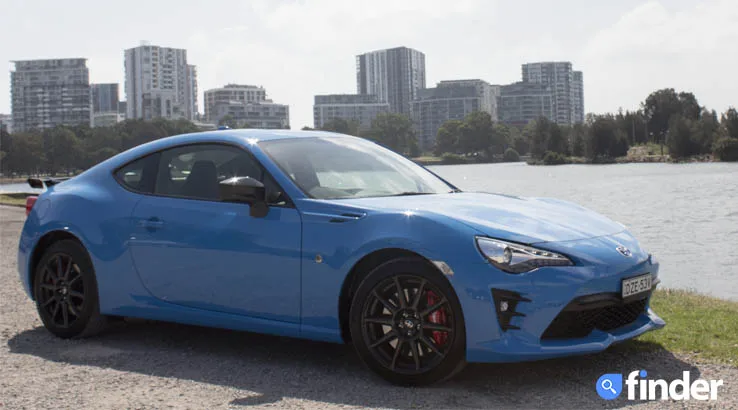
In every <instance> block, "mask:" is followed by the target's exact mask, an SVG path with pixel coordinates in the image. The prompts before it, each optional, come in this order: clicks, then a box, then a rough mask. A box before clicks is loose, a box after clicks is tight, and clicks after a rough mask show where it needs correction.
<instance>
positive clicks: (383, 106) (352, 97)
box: [313, 94, 389, 131]
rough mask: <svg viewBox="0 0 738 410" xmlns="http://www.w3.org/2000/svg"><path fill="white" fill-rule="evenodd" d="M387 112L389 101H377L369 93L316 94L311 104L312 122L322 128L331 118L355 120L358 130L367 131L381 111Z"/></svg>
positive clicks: (374, 96) (316, 126)
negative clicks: (313, 103)
mask: <svg viewBox="0 0 738 410" xmlns="http://www.w3.org/2000/svg"><path fill="white" fill-rule="evenodd" d="M386 112H389V103H388V102H386V101H379V99H378V98H377V96H376V95H371V94H329V95H316V96H315V105H313V123H314V126H315V128H322V127H323V126H324V125H325V123H327V122H329V121H331V120H333V119H342V120H346V121H355V122H356V123H357V124H358V125H359V130H360V131H367V130H369V129H370V128H371V126H372V121H374V119H375V118H377V115H379V114H381V113H386Z"/></svg>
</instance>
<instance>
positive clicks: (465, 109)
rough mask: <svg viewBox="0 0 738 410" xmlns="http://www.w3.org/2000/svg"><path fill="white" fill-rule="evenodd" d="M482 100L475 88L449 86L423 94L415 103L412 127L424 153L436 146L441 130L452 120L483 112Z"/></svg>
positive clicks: (423, 92) (428, 89)
mask: <svg viewBox="0 0 738 410" xmlns="http://www.w3.org/2000/svg"><path fill="white" fill-rule="evenodd" d="M481 107H482V98H480V95H479V93H478V91H477V88H476V87H475V86H474V85H461V84H459V85H446V86H438V87H436V88H426V89H424V90H420V91H419V93H418V98H417V99H415V100H414V101H413V102H412V119H413V125H414V126H415V130H416V132H417V135H418V145H419V146H420V149H421V150H424V151H425V150H430V149H432V148H433V146H434V145H435V142H436V135H437V134H438V129H439V128H440V127H441V125H443V123H445V122H446V121H449V120H463V119H464V117H466V116H467V115H468V114H470V113H472V112H474V111H480V110H481Z"/></svg>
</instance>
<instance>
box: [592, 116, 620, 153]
mask: <svg viewBox="0 0 738 410" xmlns="http://www.w3.org/2000/svg"><path fill="white" fill-rule="evenodd" d="M584 148H585V149H584V151H585V155H586V157H587V158H589V159H592V160H595V159H597V158H603V157H604V158H614V157H618V156H623V155H626V154H627V153H628V148H629V146H628V137H627V136H626V135H625V133H623V131H622V130H620V129H618V124H617V122H616V121H615V118H614V117H613V116H612V115H601V116H597V117H595V118H593V119H592V123H591V124H590V126H589V134H588V135H587V136H586V138H585V142H584Z"/></svg>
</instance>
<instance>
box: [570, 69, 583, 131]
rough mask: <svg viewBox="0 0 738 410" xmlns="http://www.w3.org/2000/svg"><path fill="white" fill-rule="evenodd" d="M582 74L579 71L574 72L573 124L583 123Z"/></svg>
mask: <svg viewBox="0 0 738 410" xmlns="http://www.w3.org/2000/svg"><path fill="white" fill-rule="evenodd" d="M583 77H584V74H582V72H581V71H574V81H573V82H572V87H573V89H574V122H575V123H583V122H584V78H583Z"/></svg>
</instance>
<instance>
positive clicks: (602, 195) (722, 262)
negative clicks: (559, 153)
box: [431, 163, 738, 300]
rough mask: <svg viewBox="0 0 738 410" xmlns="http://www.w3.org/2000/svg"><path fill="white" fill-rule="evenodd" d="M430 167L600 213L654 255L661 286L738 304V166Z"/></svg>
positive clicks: (477, 185) (474, 186) (473, 185)
mask: <svg viewBox="0 0 738 410" xmlns="http://www.w3.org/2000/svg"><path fill="white" fill-rule="evenodd" d="M431 169H432V170H433V171H434V172H436V173H437V174H439V175H440V176H442V177H443V178H445V179H447V180H449V181H450V182H452V183H453V184H455V185H457V186H458V187H459V188H461V189H462V190H470V191H471V190H477V191H487V192H499V193H506V194H512V195H519V196H546V197H555V198H560V199H564V200H568V201H572V202H576V203H578V204H580V205H582V206H585V207H587V208H589V209H592V210H594V211H597V212H599V213H602V214H604V215H606V216H608V217H610V218H612V219H614V220H616V221H618V222H621V223H623V224H625V225H626V226H627V227H628V228H629V229H630V231H631V232H632V233H633V234H634V235H636V237H637V238H638V239H639V240H640V242H641V245H642V246H643V247H644V248H645V249H646V250H647V251H648V252H651V253H653V254H654V256H656V258H657V259H658V260H659V262H660V263H661V273H660V277H661V280H662V285H661V286H663V287H670V288H683V289H692V290H696V291H698V292H702V293H708V294H711V295H715V296H719V297H723V298H729V299H734V300H738V163H695V164H617V165H560V166H529V165H526V164H524V163H507V164H480V165H446V166H436V167H431Z"/></svg>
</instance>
